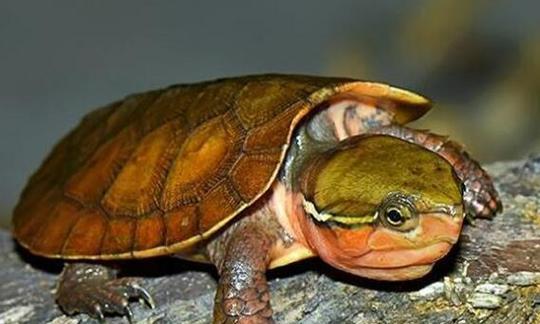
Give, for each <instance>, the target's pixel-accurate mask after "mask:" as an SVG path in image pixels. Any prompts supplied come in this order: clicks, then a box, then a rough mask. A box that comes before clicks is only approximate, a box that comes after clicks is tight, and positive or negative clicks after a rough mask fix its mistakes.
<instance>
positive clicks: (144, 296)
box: [131, 283, 156, 309]
mask: <svg viewBox="0 0 540 324" xmlns="http://www.w3.org/2000/svg"><path fill="white" fill-rule="evenodd" d="M131 287H132V288H133V289H135V291H136V292H137V294H138V295H139V302H140V303H141V304H146V305H148V307H150V308H151V309H154V308H156V303H155V302H154V298H152V296H151V295H150V293H148V290H146V289H145V288H143V287H141V286H140V285H139V284H138V283H133V284H132V285H131Z"/></svg>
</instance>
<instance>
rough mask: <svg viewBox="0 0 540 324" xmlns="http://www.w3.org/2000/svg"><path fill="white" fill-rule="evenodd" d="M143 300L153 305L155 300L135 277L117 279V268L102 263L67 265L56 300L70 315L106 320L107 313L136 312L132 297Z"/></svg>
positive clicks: (125, 313)
mask: <svg viewBox="0 0 540 324" xmlns="http://www.w3.org/2000/svg"><path fill="white" fill-rule="evenodd" d="M132 298H139V299H143V300H144V301H146V303H148V305H149V306H150V307H152V308H153V307H154V301H153V300H152V297H151V296H150V295H149V294H148V292H147V291H146V290H145V289H144V288H142V287H141V286H139V284H138V283H137V281H136V280H135V279H133V278H119V279H117V278H116V271H114V270H113V269H111V268H108V267H106V266H103V265H99V264H88V263H69V264H66V265H65V266H64V270H63V271H62V275H61V278H60V282H59V285H58V290H57V292H56V301H57V303H58V305H59V306H60V307H61V308H62V310H63V311H64V312H66V313H67V314H69V315H72V314H75V313H86V314H88V315H89V316H91V317H94V318H97V319H99V320H100V321H103V319H104V316H105V315H104V314H119V315H125V316H127V317H128V320H129V321H130V323H131V320H132V313H131V309H130V308H129V300H130V299H132Z"/></svg>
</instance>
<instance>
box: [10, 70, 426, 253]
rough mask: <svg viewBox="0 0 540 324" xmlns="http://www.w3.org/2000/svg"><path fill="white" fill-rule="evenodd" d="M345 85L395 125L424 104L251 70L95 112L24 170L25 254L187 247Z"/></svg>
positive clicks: (249, 195) (382, 89)
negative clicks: (30, 168)
mask: <svg viewBox="0 0 540 324" xmlns="http://www.w3.org/2000/svg"><path fill="white" fill-rule="evenodd" d="M350 92H353V93H355V94H356V95H361V96H364V97H365V98H366V99H369V100H372V101H374V102H375V103H376V104H377V105H378V106H379V107H383V108H386V109H388V110H390V111H391V113H392V115H393V116H394V121H395V122H397V123H406V122H408V121H411V120H414V119H416V118H418V117H420V116H421V115H423V114H424V113H425V112H426V111H427V110H428V109H429V107H430V106H429V102H428V101H427V100H426V99H424V98H423V97H420V96H418V95H415V94H413V93H410V92H408V91H405V90H401V89H397V88H393V87H391V86H388V85H385V84H380V83H371V82H363V81H357V80H351V79H340V78H321V77H308V76H290V75H259V76H248V77H239V78H229V79H221V80H216V81H211V82H203V83H197V84H186V85H175V86H172V87H169V88H166V89H162V90H157V91H150V92H145V93H141V94H136V95H132V96H129V97H126V98H125V99H123V100H121V101H118V102H115V103H113V104H110V105H108V106H106V107H103V108H100V109H97V110H95V111H94V112H91V113H90V114H89V115H87V116H86V117H85V118H84V119H83V120H82V121H81V123H80V125H79V126H78V127H77V128H75V129H74V130H73V131H71V132H70V133H69V134H68V135H67V136H66V137H65V138H63V139H62V140H61V141H60V143H58V144H57V145H56V147H55V148H54V149H53V151H52V152H51V153H50V155H49V156H48V158H47V159H46V160H45V161H44V163H43V164H42V166H41V167H40V168H39V170H38V171H37V172H36V173H35V174H34V175H33V176H32V177H31V178H30V180H29V182H28V184H27V186H26V188H25V189H24V191H23V193H22V195H21V198H20V201H19V203H18V205H17V207H16V208H15V211H14V216H13V225H14V234H15V237H16V238H17V240H18V241H19V242H20V243H21V244H22V245H23V246H24V247H26V248H28V249H29V250H30V251H31V252H33V253H35V254H38V255H43V256H47V257H60V258H67V259H116V258H133V257H149V256H155V255H163V254H169V253H174V252H178V251H180V250H183V249H186V248H188V247H190V246H193V245H194V243H196V242H198V241H200V240H202V239H204V238H206V237H208V236H209V235H211V234H212V233H214V232H216V231H217V230H218V229H219V228H221V227H222V226H224V225H225V224H226V223H227V222H229V221H231V220H232V219H233V218H234V217H235V216H236V215H238V214H239V213H240V212H241V211H242V210H244V209H245V208H246V207H247V206H249V205H250V204H252V203H253V202H254V201H255V200H256V199H258V198H259V197H260V196H261V195H262V194H263V193H264V192H265V191H266V190H268V188H269V187H270V185H271V183H272V181H273V180H274V178H275V176H276V174H277V172H278V170H279V167H280V165H281V162H282V161H283V159H284V156H285V153H286V150H287V147H288V144H289V141H290V138H291V134H292V131H293V130H294V128H295V126H296V125H297V124H298V122H299V121H301V119H302V117H304V116H305V115H306V114H308V113H309V112H310V111H311V110H313V109H314V108H315V107H317V106H319V105H320V104H321V103H323V102H325V101H327V100H329V99H331V98H332V97H333V96H335V95H337V94H340V93H350Z"/></svg>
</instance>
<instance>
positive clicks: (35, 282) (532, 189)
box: [0, 156, 540, 324]
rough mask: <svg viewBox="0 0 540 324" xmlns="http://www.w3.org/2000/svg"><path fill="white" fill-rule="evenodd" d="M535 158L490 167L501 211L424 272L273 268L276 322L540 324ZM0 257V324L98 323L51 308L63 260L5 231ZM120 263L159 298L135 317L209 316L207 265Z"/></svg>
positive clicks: (186, 319) (539, 188)
mask: <svg viewBox="0 0 540 324" xmlns="http://www.w3.org/2000/svg"><path fill="white" fill-rule="evenodd" d="M537 161H540V156H538V157H531V158H530V159H529V160H527V161H519V162H511V163H496V164H493V165H490V166H488V170H489V171H490V173H491V174H492V175H493V176H494V178H495V179H496V185H497V187H498V188H499V190H500V193H501V195H502V200H503V202H504V212H503V213H502V214H500V215H498V216H497V217H495V219H493V220H483V219H480V220H477V221H476V222H475V225H474V226H471V225H468V226H466V227H465V229H464V230H463V234H462V238H461V240H460V243H459V245H458V246H456V247H455V248H454V249H453V250H452V252H451V253H450V255H449V256H447V257H446V258H445V259H443V260H441V261H440V262H439V264H438V265H437V266H436V267H435V269H434V271H433V272H432V273H431V274H429V275H428V276H427V277H425V278H422V279H420V280H415V281H411V282H401V283H388V282H376V281H370V280H365V279H360V278H356V277H354V276H351V275H348V274H346V273H343V272H340V271H338V270H335V269H333V268H331V267H329V266H327V265H325V264H324V263H322V262H321V261H319V260H315V259H314V260H308V261H305V262H302V263H298V264H294V265H291V266H288V267H284V268H282V269H277V270H275V271H271V272H270V273H269V278H270V286H271V290H272V304H273V307H274V313H275V318H276V320H277V322H278V323H296V322H301V323H337V322H341V323H381V322H385V323H476V322H479V321H482V322H483V323H510V322H512V323H540V302H539V300H540V297H539V296H540V283H539V282H538V280H537V278H538V273H540V194H539V192H540V167H538V163H537ZM0 260H1V261H0V262H1V264H2V267H1V268H0V278H2V289H1V290H0V323H54V324H61V323H62V324H66V323H70V324H71V323H97V322H96V321H94V320H92V319H90V318H88V317H87V316H85V315H77V316H74V317H68V316H65V315H63V314H62V313H61V312H60V311H59V310H58V308H57V307H56V305H55V303H54V298H53V293H54V290H55V286H56V279H57V276H58V273H59V272H60V270H61V268H62V263H61V262H59V261H51V260H46V259H42V258H37V257H34V256H31V255H30V254H28V253H27V252H25V251H24V250H22V249H20V248H19V247H17V246H16V244H14V242H13V241H12V239H11V237H10V235H9V233H7V232H5V231H4V232H0ZM124 268H125V269H126V273H125V274H126V275H137V276H142V277H143V278H144V279H143V284H144V286H145V287H146V288H147V289H148V290H149V291H150V292H151V293H152V294H153V296H154V298H155V300H156V302H157V304H158V306H157V308H156V309H153V310H150V309H148V308H146V307H145V306H143V305H138V304H136V303H134V307H133V308H134V309H133V310H134V322H135V323H209V322H210V321H211V315H212V305H213V297H214V290H215V287H216V278H217V276H216V273H215V271H214V270H213V268H212V267H209V266H205V265H200V264H195V263H191V262H186V261H183V260H179V259H177V258H173V257H167V258H156V259H150V260H137V261H132V262H126V263H125V267H124ZM531 278H532V279H531ZM524 283H527V285H524ZM447 296H450V297H451V299H452V300H448V299H447ZM477 307H481V308H477ZM110 322H111V323H126V322H127V320H126V319H125V318H120V317H115V318H111V319H110Z"/></svg>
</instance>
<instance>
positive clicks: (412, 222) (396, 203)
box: [379, 194, 418, 231]
mask: <svg viewBox="0 0 540 324" xmlns="http://www.w3.org/2000/svg"><path fill="white" fill-rule="evenodd" d="M379 215H381V216H380V218H381V223H382V225H384V226H385V227H388V228H390V229H393V230H398V231H409V230H412V229H414V228H416V226H417V225H418V215H417V213H416V209H415V207H414V204H413V203H412V201H411V199H410V197H407V196H405V195H402V194H393V195H390V196H389V197H387V199H386V200H385V202H383V204H382V205H381V206H380V209H379Z"/></svg>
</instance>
